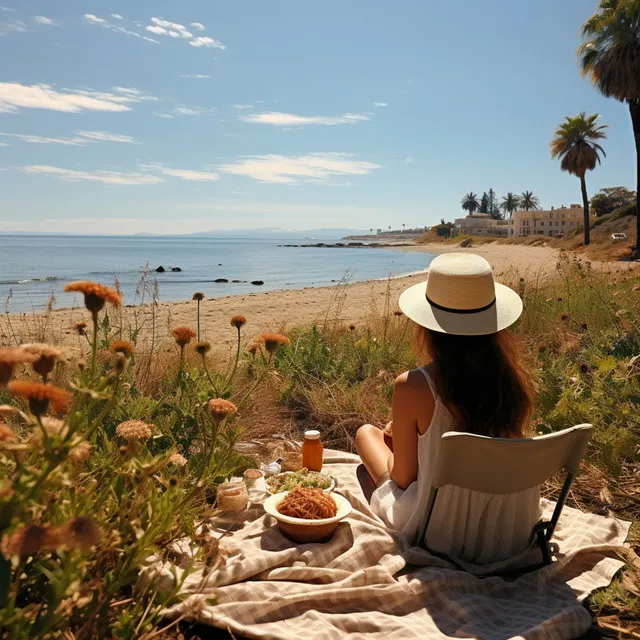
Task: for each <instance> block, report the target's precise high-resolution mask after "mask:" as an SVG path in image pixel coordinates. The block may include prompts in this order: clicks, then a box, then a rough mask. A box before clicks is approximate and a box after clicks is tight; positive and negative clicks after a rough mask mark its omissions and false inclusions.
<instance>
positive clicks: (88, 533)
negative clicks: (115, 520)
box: [60, 516, 102, 551]
mask: <svg viewBox="0 0 640 640" xmlns="http://www.w3.org/2000/svg"><path fill="white" fill-rule="evenodd" d="M60 533H61V534H62V539H63V540H65V546H66V547H68V548H70V549H74V548H77V549H80V550H81V551H88V550H89V549H90V548H91V547H94V546H95V545H97V544H98V543H99V542H100V539H101V538H102V531H101V529H100V527H99V526H98V525H97V524H96V523H95V521H94V520H92V519H91V518H87V517H84V516H75V517H73V518H71V519H70V520H67V521H66V522H65V523H63V524H62V525H61V526H60Z"/></svg>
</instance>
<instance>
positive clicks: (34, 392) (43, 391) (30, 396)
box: [7, 380, 71, 417]
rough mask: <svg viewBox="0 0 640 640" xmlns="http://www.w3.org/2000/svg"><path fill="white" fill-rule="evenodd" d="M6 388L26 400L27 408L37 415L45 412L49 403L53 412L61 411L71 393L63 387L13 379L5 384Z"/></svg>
mask: <svg viewBox="0 0 640 640" xmlns="http://www.w3.org/2000/svg"><path fill="white" fill-rule="evenodd" d="M7 389H9V391H10V392H11V393H13V395H16V396H20V397H21V398H24V399H25V400H27V402H28V403H29V410H30V411H31V413H33V415H34V416H38V417H39V416H42V415H43V414H45V413H46V412H47V409H48V408H49V405H51V408H52V409H53V410H54V412H55V413H62V412H63V411H64V409H65V408H66V407H67V405H68V404H69V402H70V400H71V394H70V393H68V392H67V391H65V390H64V389H60V388H59V387H54V386H53V385H50V384H43V383H41V382H26V381H24V380H15V381H14V382H10V383H9V384H8V385H7Z"/></svg>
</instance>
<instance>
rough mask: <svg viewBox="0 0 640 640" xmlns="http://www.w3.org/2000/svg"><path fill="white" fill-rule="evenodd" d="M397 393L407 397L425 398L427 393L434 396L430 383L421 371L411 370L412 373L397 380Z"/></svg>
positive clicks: (402, 374)
mask: <svg viewBox="0 0 640 640" xmlns="http://www.w3.org/2000/svg"><path fill="white" fill-rule="evenodd" d="M395 391H396V393H401V394H404V395H406V396H414V395H420V396H421V397H423V398H424V395H425V393H426V394H428V395H432V394H431V388H430V387H429V383H428V382H427V381H426V379H425V377H424V374H423V373H422V371H420V369H411V371H405V372H404V373H401V374H400V375H399V376H398V377H397V378H396V383H395Z"/></svg>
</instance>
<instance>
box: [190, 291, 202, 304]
mask: <svg viewBox="0 0 640 640" xmlns="http://www.w3.org/2000/svg"><path fill="white" fill-rule="evenodd" d="M192 300H197V301H198V302H200V301H201V300H204V293H202V291H196V292H195V293H194V294H193V298H192Z"/></svg>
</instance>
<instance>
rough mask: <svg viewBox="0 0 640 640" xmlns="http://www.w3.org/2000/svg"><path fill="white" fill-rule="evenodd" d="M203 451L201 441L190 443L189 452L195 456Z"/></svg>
mask: <svg viewBox="0 0 640 640" xmlns="http://www.w3.org/2000/svg"><path fill="white" fill-rule="evenodd" d="M202 451H203V449H202V446H201V443H199V442H194V443H193V444H191V445H189V449H188V452H189V453H190V454H191V455H193V456H197V455H199V454H201V453H202Z"/></svg>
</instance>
